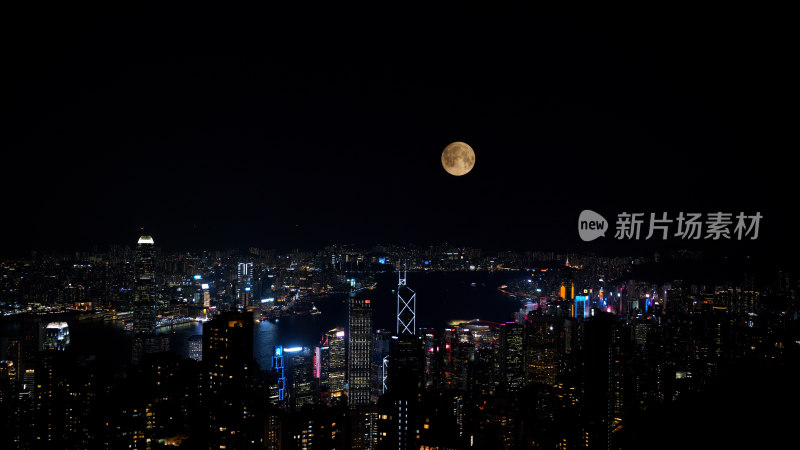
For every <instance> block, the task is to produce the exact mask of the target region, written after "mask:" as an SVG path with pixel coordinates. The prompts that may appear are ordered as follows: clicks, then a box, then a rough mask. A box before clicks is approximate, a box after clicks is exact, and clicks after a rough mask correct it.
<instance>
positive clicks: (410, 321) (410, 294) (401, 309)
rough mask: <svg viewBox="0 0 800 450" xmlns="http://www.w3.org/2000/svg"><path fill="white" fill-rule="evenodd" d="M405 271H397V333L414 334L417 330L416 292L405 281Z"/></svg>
mask: <svg viewBox="0 0 800 450" xmlns="http://www.w3.org/2000/svg"><path fill="white" fill-rule="evenodd" d="M407 275H408V273H407V272H403V273H402V274H401V273H400V272H398V281H397V334H398V336H399V335H403V334H410V335H412V336H413V335H414V334H416V332H417V320H416V319H417V294H416V293H415V292H414V291H413V290H411V288H409V287H408V284H407V283H406V279H407Z"/></svg>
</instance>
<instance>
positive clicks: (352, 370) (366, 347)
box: [347, 297, 372, 406]
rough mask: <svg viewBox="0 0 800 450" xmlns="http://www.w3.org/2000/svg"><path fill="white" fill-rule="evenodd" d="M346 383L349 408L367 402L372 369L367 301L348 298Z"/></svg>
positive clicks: (368, 306) (360, 298) (370, 310)
mask: <svg viewBox="0 0 800 450" xmlns="http://www.w3.org/2000/svg"><path fill="white" fill-rule="evenodd" d="M347 352H348V355H347V382H348V383H347V384H348V389H349V391H348V399H349V403H350V405H354V406H355V405H366V404H368V403H369V402H370V396H369V393H370V368H371V367H372V305H371V304H370V299H368V298H364V297H350V299H349V303H348V325H347Z"/></svg>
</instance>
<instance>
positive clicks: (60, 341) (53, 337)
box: [42, 322, 69, 350]
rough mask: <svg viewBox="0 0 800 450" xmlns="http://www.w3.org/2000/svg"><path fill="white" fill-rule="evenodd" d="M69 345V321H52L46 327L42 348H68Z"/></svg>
mask: <svg viewBox="0 0 800 450" xmlns="http://www.w3.org/2000/svg"><path fill="white" fill-rule="evenodd" d="M67 347H69V327H68V326H67V322H50V323H48V324H47V326H46V327H45V337H44V342H43V343H42V350H66V349H67Z"/></svg>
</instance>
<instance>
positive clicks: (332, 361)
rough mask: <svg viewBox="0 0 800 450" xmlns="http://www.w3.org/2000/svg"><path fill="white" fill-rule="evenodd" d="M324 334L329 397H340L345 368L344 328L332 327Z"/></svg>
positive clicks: (342, 389)
mask: <svg viewBox="0 0 800 450" xmlns="http://www.w3.org/2000/svg"><path fill="white" fill-rule="evenodd" d="M325 336H326V340H327V341H328V360H327V363H328V367H327V372H328V376H327V384H328V389H329V390H330V392H331V398H335V397H341V396H342V394H344V380H345V372H346V370H347V360H346V359H345V356H346V352H347V347H346V346H345V334H344V330H343V329H341V328H334V329H332V330H330V331H328V332H327V333H326V334H325Z"/></svg>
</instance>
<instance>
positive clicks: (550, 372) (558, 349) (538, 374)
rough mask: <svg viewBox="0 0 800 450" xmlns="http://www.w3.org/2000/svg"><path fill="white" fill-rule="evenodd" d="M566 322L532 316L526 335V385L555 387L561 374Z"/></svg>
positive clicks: (554, 318)
mask: <svg viewBox="0 0 800 450" xmlns="http://www.w3.org/2000/svg"><path fill="white" fill-rule="evenodd" d="M563 324H564V321H563V319H560V318H558V317H553V316H531V317H530V320H529V322H528V323H527V324H526V328H527V330H526V333H525V383H526V384H527V383H541V384H546V385H553V384H555V382H556V376H558V375H559V373H560V372H561V354H562V352H563V346H564V343H563V339H564V327H563Z"/></svg>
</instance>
